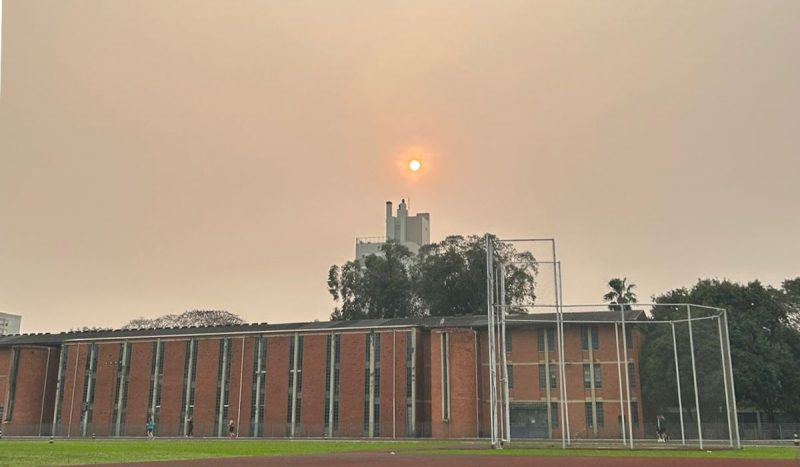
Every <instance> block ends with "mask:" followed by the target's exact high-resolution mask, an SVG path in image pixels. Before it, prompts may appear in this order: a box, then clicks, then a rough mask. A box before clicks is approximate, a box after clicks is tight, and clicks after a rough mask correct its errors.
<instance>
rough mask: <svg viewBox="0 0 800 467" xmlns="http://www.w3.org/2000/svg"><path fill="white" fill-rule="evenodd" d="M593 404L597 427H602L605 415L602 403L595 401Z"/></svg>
mask: <svg viewBox="0 0 800 467" xmlns="http://www.w3.org/2000/svg"><path fill="white" fill-rule="evenodd" d="M595 406H596V407H597V428H603V427H604V426H605V424H606V423H605V415H604V413H603V403H602V402H595Z"/></svg>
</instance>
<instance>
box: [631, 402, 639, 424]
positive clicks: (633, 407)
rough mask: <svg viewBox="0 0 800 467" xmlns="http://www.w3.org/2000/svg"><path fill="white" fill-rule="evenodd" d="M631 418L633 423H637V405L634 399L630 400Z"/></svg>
mask: <svg viewBox="0 0 800 467" xmlns="http://www.w3.org/2000/svg"><path fill="white" fill-rule="evenodd" d="M631 418H632V419H633V424H634V425H638V424H639V407H638V406H637V404H636V401H631Z"/></svg>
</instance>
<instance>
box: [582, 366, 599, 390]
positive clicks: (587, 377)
mask: <svg viewBox="0 0 800 467" xmlns="http://www.w3.org/2000/svg"><path fill="white" fill-rule="evenodd" d="M592 368H594V387H595V388H602V387H603V380H602V378H601V372H600V364H599V363H595V364H593V365H590V364H588V363H584V364H583V387H584V388H585V389H589V388H591V387H592V381H591V377H592Z"/></svg>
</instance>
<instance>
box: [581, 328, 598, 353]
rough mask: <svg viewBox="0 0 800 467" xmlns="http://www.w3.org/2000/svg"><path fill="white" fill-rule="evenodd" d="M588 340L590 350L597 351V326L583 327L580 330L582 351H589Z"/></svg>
mask: <svg viewBox="0 0 800 467" xmlns="http://www.w3.org/2000/svg"><path fill="white" fill-rule="evenodd" d="M590 338H591V340H592V350H598V349H599V348H600V344H599V341H598V339H597V326H584V327H582V328H581V348H582V349H583V350H589V339H590Z"/></svg>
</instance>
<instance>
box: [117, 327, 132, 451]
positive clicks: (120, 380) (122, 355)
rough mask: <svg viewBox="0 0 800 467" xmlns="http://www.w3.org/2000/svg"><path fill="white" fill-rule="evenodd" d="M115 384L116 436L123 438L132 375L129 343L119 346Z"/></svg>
mask: <svg viewBox="0 0 800 467" xmlns="http://www.w3.org/2000/svg"><path fill="white" fill-rule="evenodd" d="M116 363H117V374H116V381H115V382H114V412H113V420H114V435H115V436H121V435H123V434H125V433H124V431H125V411H126V406H127V402H128V383H129V381H130V373H131V345H130V344H129V343H127V342H125V343H122V344H120V345H119V360H117V362H116Z"/></svg>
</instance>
